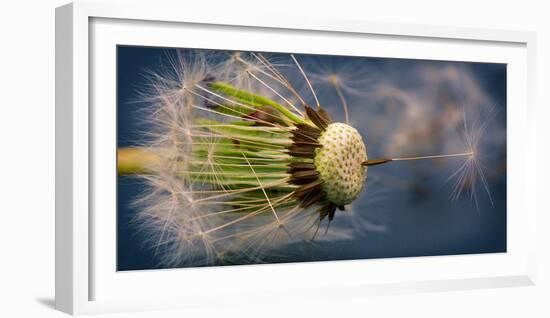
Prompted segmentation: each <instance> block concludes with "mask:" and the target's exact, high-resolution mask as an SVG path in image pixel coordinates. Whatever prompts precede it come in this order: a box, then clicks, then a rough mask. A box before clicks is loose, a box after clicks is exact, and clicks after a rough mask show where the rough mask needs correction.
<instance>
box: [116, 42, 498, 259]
mask: <svg viewBox="0 0 550 318" xmlns="http://www.w3.org/2000/svg"><path fill="white" fill-rule="evenodd" d="M173 53H174V50H173V49H167V48H149V47H132V46H119V47H118V48H117V60H118V62H117V68H118V69H117V75H118V77H117V105H118V108H117V114H118V116H117V124H118V126H117V129H118V130H117V131H118V140H117V142H118V147H129V146H135V145H139V144H142V143H143V142H144V141H146V139H145V134H144V132H146V131H147V130H148V129H150V127H148V126H147V123H146V121H144V120H143V114H144V113H146V111H147V107H148V105H146V104H144V103H136V101H137V100H138V99H139V96H138V91H139V90H140V89H141V88H143V86H144V85H145V83H146V78H145V77H144V72H145V71H146V70H155V69H158V68H159V67H160V66H161V65H162V64H163V61H164V59H165V57H166V56H167V55H169V54H173ZM220 54H226V53H220ZM270 57H271V58H273V59H274V60H277V61H283V62H282V64H284V61H286V60H288V55H286V54H271V55H270ZM296 57H297V59H298V60H299V61H300V62H301V63H302V65H303V67H304V69H305V70H306V73H308V75H309V76H310V78H311V80H312V83H313V84H314V86H315V88H316V91H317V92H318V95H319V98H320V99H321V102H322V104H323V106H324V107H325V108H327V110H328V111H329V113H330V114H331V116H332V117H333V119H334V120H336V121H343V120H344V115H343V111H342V108H341V106H340V102H339V100H338V98H337V94H336V93H335V92H334V90H333V87H331V86H330V85H329V84H330V80H331V79H333V78H334V77H331V76H337V78H338V79H339V80H340V83H341V85H342V90H343V92H344V94H345V95H346V98H347V101H348V103H349V106H350V115H351V120H350V124H351V125H352V126H354V127H356V128H357V129H358V130H359V131H360V133H361V134H362V136H363V138H364V141H365V143H366V145H367V151H368V154H369V158H375V157H395V156H398V157H402V156H403V157H404V156H409V155H432V154H440V153H458V152H462V151H463V149H464V147H465V146H464V143H463V140H464V138H463V133H464V132H463V128H464V118H466V123H467V127H469V128H471V129H474V130H475V129H476V127H479V126H482V125H485V126H486V129H485V134H484V135H483V138H482V139H481V141H480V144H479V147H478V149H477V150H476V151H477V152H479V157H480V159H482V163H483V164H484V166H485V171H486V174H485V176H486V178H487V183H488V185H489V189H490V198H491V199H490V198H489V196H488V195H487V193H486V192H485V190H484V189H483V187H482V185H481V184H477V189H476V191H475V194H476V197H477V200H476V201H474V200H472V198H470V197H469V196H468V194H465V195H463V196H461V197H459V198H458V199H456V200H453V199H451V198H450V195H451V193H452V190H453V184H452V180H448V178H449V176H450V175H452V174H453V172H455V171H456V169H457V168H458V167H459V166H460V164H461V162H462V161H460V160H459V159H448V160H435V161H433V160H425V161H414V162H413V161H411V162H396V163H391V164H387V165H382V166H376V167H371V168H369V172H368V180H367V184H366V186H365V190H364V191H363V194H362V195H361V197H360V198H359V199H358V200H356V202H354V203H353V204H352V206H350V207H349V208H348V210H347V211H346V212H345V213H349V214H353V215H355V216H357V217H354V218H353V220H354V221H353V222H354V223H353V224H350V223H349V222H350V218H344V217H338V213H337V216H336V218H335V220H334V222H333V224H331V232H338V231H339V230H341V233H342V237H343V238H344V239H332V238H333V237H334V236H330V235H329V236H327V237H325V238H323V236H322V234H321V235H320V238H319V239H318V241H317V242H316V246H315V247H314V248H313V247H312V248H311V249H307V248H306V249H301V248H300V249H297V248H296V247H294V246H288V247H287V249H288V251H294V250H300V253H290V254H289V255H290V256H288V257H286V258H279V259H276V258H274V259H271V260H269V261H270V262H296V261H323V260H344V259H367V258H387V257H406V256H435V255H449V254H467V253H495V252H505V251H506V65H504V64H493V63H471V62H449V61H424V60H409V59H387V58H375V57H340V56H313V55H296ZM288 72H289V73H288V74H286V75H287V76H288V77H289V78H290V79H291V81H292V78H294V77H296V76H297V74H295V73H292V72H291V71H290V70H289V71H288ZM297 86H299V85H298V84H297ZM300 88H301V92H303V95H304V96H306V98H307V101H308V102H310V103H312V104H313V100H312V99H311V96H308V91H307V88H304V87H301V86H300ZM117 190H118V193H117V197H118V203H117V204H118V215H117V227H118V232H117V234H118V241H117V261H118V270H138V269H153V268H159V265H158V264H157V261H156V260H155V256H154V254H153V253H152V251H151V250H150V249H148V248H147V247H146V246H144V244H143V243H142V241H143V237H142V235H145V234H143V233H139V232H137V229H136V228H135V227H134V226H132V224H131V223H130V221H131V219H132V218H133V217H134V216H135V214H136V209H135V208H134V207H132V206H131V203H132V202H133V201H134V200H135V199H136V197H138V196H139V195H140V193H142V192H143V191H144V190H145V188H144V184H143V182H142V181H140V180H139V179H138V178H135V177H129V176H122V177H118V185H117ZM491 201H492V202H491Z"/></svg>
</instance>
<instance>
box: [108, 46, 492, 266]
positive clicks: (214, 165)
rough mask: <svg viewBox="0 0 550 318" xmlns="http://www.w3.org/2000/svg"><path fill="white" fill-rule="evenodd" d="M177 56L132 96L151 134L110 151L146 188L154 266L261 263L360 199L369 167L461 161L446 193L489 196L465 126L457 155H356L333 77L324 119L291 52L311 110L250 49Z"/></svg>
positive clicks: (144, 223) (143, 208)
mask: <svg viewBox="0 0 550 318" xmlns="http://www.w3.org/2000/svg"><path fill="white" fill-rule="evenodd" d="M178 52H179V53H178V54H177V56H176V58H170V59H169V60H168V61H169V67H168V68H166V69H162V70H161V71H159V72H151V73H150V74H149V75H150V76H149V78H150V82H149V86H148V91H147V93H146V94H144V95H143V99H144V101H145V102H147V103H148V104H150V105H152V107H153V109H154V112H152V114H151V118H150V119H151V122H152V124H153V126H154V127H155V132H154V133H153V137H154V138H153V139H154V141H153V142H151V143H148V144H146V145H144V146H143V147H141V148H132V149H120V150H119V160H118V162H119V173H120V174H137V175H138V176H140V177H141V178H143V179H144V180H145V181H146V182H147V183H148V185H149V190H148V193H147V195H146V196H144V197H143V198H141V199H140V200H139V202H137V206H139V207H140V212H139V214H138V216H137V220H138V221H139V223H140V225H141V227H142V228H143V229H144V230H146V231H147V233H148V234H149V241H150V243H151V245H153V246H154V248H155V251H156V254H157V255H158V257H159V259H160V261H161V263H162V264H164V265H165V266H172V267H175V266H182V265H184V266H185V265H187V266H190V265H214V264H222V263H223V264H227V263H232V262H235V263H243V262H245V263H246V262H262V261H263V260H264V259H265V258H266V257H269V256H270V255H271V253H276V250H277V248H278V247H280V246H284V245H286V244H292V243H297V242H300V243H304V242H309V241H311V240H312V239H314V238H315V237H316V236H317V235H320V234H317V233H318V230H319V227H320V225H321V224H322V223H323V222H325V223H326V226H327V229H328V226H329V225H330V223H331V222H332V221H333V220H334V218H335V217H336V214H337V211H338V210H345V207H346V205H349V204H351V203H352V202H354V200H356V199H357V198H358V197H359V196H360V194H361V193H362V191H363V189H364V188H365V182H366V180H367V172H368V168H369V166H375V165H380V164H385V163H390V162H398V161H412V160H434V159H445V158H459V157H460V158H466V160H465V161H464V163H463V165H462V166H460V168H459V170H458V171H457V172H456V173H455V174H453V175H452V176H451V178H456V186H455V188H454V191H453V193H452V196H453V197H455V198H457V197H458V196H459V195H460V193H461V192H462V191H464V190H465V189H467V188H469V187H472V188H474V189H472V191H474V190H475V185H474V184H472V183H471V181H472V178H474V177H476V178H480V179H481V184H482V186H483V188H484V189H486V191H487V193H489V191H488V184H487V181H486V179H485V177H484V174H483V170H482V168H481V166H480V164H479V162H478V161H477V160H476V153H475V145H476V142H477V139H478V138H479V136H477V135H476V136H473V135H472V131H471V130H470V131H468V132H467V134H466V135H467V136H468V144H469V146H470V148H468V149H466V150H465V151H464V152H462V153H456V154H440V155H429V156H411V157H397V158H381V159H368V156H367V146H366V145H365V142H364V140H363V137H362V136H361V134H360V133H359V131H358V130H357V129H355V128H354V127H352V126H350V125H349V117H350V112H351V111H352V110H351V109H350V108H349V103H348V101H347V99H346V96H345V94H346V92H347V91H350V90H351V88H350V86H347V85H346V84H345V83H343V82H341V81H340V78H338V77H331V78H328V79H329V82H330V83H331V85H332V89H333V94H334V93H335V94H336V95H337V96H338V100H339V101H340V103H341V106H342V108H343V109H344V113H345V119H346V120H345V121H346V123H340V122H334V121H333V120H332V118H331V116H330V114H329V113H328V112H327V111H326V109H325V108H324V107H323V101H322V99H320V98H318V94H317V91H316V88H315V80H313V81H310V80H309V76H308V74H307V70H306V69H305V68H303V67H302V66H301V64H300V61H299V59H297V58H296V57H295V56H294V55H290V59H291V60H292V62H293V63H292V64H291V65H286V66H285V67H293V68H296V69H297V71H298V73H299V74H300V75H301V78H302V80H303V81H304V83H306V85H307V87H308V92H309V94H310V95H311V96H312V97H313V99H314V101H315V104H314V105H313V106H311V105H308V104H307V102H306V100H307V98H304V97H303V96H301V95H300V93H299V91H298V90H297V89H296V88H295V86H294V84H292V83H291V81H289V80H288V79H287V78H286V77H285V76H284V75H283V72H282V71H281V70H280V66H277V65H276V64H273V63H272V62H271V61H270V60H269V59H268V58H266V57H265V56H264V55H262V54H258V53H246V54H245V53H233V54H229V55H227V56H226V58H225V59H223V60H220V59H219V58H210V57H209V56H208V55H205V54H202V53H198V52H194V51H185V52H184V51H178ZM313 78H315V79H316V80H318V79H319V75H317V74H314V76H313ZM480 133H481V132H480Z"/></svg>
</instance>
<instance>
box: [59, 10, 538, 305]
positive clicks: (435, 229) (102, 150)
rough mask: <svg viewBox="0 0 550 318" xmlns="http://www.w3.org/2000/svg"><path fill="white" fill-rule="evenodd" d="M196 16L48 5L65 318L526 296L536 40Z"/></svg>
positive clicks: (530, 265)
mask: <svg viewBox="0 0 550 318" xmlns="http://www.w3.org/2000/svg"><path fill="white" fill-rule="evenodd" d="M195 5H197V6H200V4H195ZM187 6H188V5H187V4H186V8H185V9H186V10H183V9H182V8H178V7H177V6H175V7H158V8H151V7H146V6H140V5H136V6H132V7H129V6H125V5H119V6H117V5H114V4H109V5H107V4H101V5H99V4H87V3H75V4H69V5H66V6H63V7H60V8H58V9H57V10H56V308H58V309H59V310H62V311H64V312H67V313H71V314H84V313H99V312H111V311H121V310H142V309H155V308H166V307H186V306H201V305H204V306H207V305H209V304H212V303H215V304H224V303H236V302H244V301H246V302H251V301H256V302H284V301H288V300H290V299H311V298H323V297H331V298H333V297H347V296H350V295H354V296H357V295H365V296H366V295H372V294H391V293H406V292H412V291H439V290H458V289H475V288H494V287H512V286H526V285H531V284H534V274H535V273H534V270H533V269H534V267H535V266H534V265H535V254H536V251H535V249H534V246H535V244H534V242H535V241H534V239H535V223H534V220H535V217H536V208H535V202H536V198H535V196H536V192H535V191H530V189H531V188H532V187H534V185H535V183H536V182H535V181H536V179H535V178H536V174H535V165H533V164H529V165H526V164H525V162H526V161H525V158H529V157H531V156H533V155H534V152H535V149H534V143H532V140H533V138H532V137H533V136H534V131H535V125H534V115H533V114H534V107H535V105H534V104H533V91H532V90H533V87H534V75H533V71H534V65H535V64H534V63H535V61H534V53H533V52H534V48H533V46H534V38H535V37H534V34H533V33H528V32H517V31H497V30H478V29H464V28H453V27H436V26H422V25H401V24H397V23H395V24H393V23H392V24H383V23H371V22H366V21H335V20H326V19H321V20H316V19H309V20H307V21H306V20H303V19H296V18H291V17H281V16H269V15H266V16H256V15H255V16H249V15H246V14H244V13H243V14H242V15H238V16H237V15H230V16H229V15H224V14H222V13H221V12H220V13H219V14H216V11H215V10H214V11H212V10H209V11H208V16H206V15H205V14H202V13H201V12H204V11H203V10H199V9H197V10H189V8H188V7H187Z"/></svg>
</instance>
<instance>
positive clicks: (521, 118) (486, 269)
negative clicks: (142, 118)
mask: <svg viewBox="0 0 550 318" xmlns="http://www.w3.org/2000/svg"><path fill="white" fill-rule="evenodd" d="M195 5H197V6H199V7H197V8H196V9H195V10H193V9H190V7H189V4H185V8H184V6H183V4H182V5H177V4H174V5H171V6H163V7H155V8H151V7H150V6H145V5H141V4H137V5H132V6H130V5H128V4H126V5H123V4H117V3H116V2H114V3H109V4H97V3H85V2H78V3H72V4H68V5H66V6H63V7H59V8H57V9H56V278H55V283H56V308H57V309H59V310H61V311H64V312H67V313H70V314H87V313H102V312H113V311H130V310H144V309H156V308H166V307H185V306H200V305H205V306H206V305H208V304H210V303H217V304H219V303H235V302H243V301H247V302H251V301H256V302H280V301H288V300H290V299H294V300H295V299H311V298H322V297H328V296H327V295H331V296H330V297H347V296H350V295H353V296H358V295H371V294H376V295H378V294H393V293H407V292H414V291H438V290H458V289H475V288H491V287H510V286H526V285H532V284H534V282H535V272H534V268H535V264H536V263H535V262H536V258H535V256H536V250H535V249H534V246H536V244H535V219H536V213H537V211H536V191H526V189H528V188H529V187H534V186H535V184H536V166H535V165H528V166H525V165H522V162H521V158H523V157H525V156H533V157H534V154H535V151H536V149H535V144H534V142H532V140H534V138H531V137H533V136H534V134H535V129H536V128H535V118H534V117H535V104H534V92H533V89H534V87H535V85H534V84H535V83H534V81H535V77H534V69H535V57H534V51H535V48H534V46H535V35H534V33H530V32H518V31H500V30H480V29H468V28H454V27H439V26H425V25H404V24H399V23H373V22H367V21H348V20H330V19H298V18H295V17H282V16H270V15H269V14H266V15H248V14H246V13H242V14H241V15H226V14H223V12H216V11H215V10H211V9H210V10H208V11H206V10H200V5H201V4H195ZM205 5H206V4H205ZM186 27H187V28H189V31H190V33H189V34H191V33H192V32H191V28H193V30H197V32H198V34H199V35H200V29H201V28H204V27H206V28H208V30H209V32H210V33H211V34H215V33H216V32H221V31H220V30H225V29H232V30H234V31H232V32H233V33H234V35H235V36H239V32H241V31H239V30H245V31H242V32H249V31H251V32H256V33H258V34H261V33H262V32H268V33H269V32H270V33H269V34H279V35H288V36H289V37H292V36H290V35H292V34H296V36H300V35H303V36H305V37H307V36H310V34H315V36H316V37H332V38H334V39H338V38H339V37H342V38H344V37H345V38H346V39H347V41H351V40H353V37H365V38H369V37H370V38H371V40H372V39H375V40H373V43H374V44H373V46H372V49H373V50H374V51H376V52H375V53H374V54H373V55H374V56H385V57H391V56H392V48H393V49H394V50H395V47H399V41H408V42H407V43H409V44H410V48H409V50H408V52H407V54H408V55H407V57H416V58H447V59H450V60H466V61H468V60H475V61H487V62H491V61H499V62H503V63H510V64H509V65H511V69H512V72H511V73H509V85H512V84H514V86H513V87H515V89H514V90H511V91H509V96H508V101H509V102H508V105H507V107H508V112H509V115H508V117H509V122H508V128H507V129H508V142H509V147H508V152H509V154H508V166H509V179H508V183H509V184H511V186H509V188H508V192H509V194H510V195H509V196H510V198H509V201H508V210H509V211H508V222H509V223H510V226H509V229H508V233H507V234H508V239H509V242H508V243H509V244H508V247H509V248H508V251H507V253H501V254H495V255H461V256H448V257H447V256H443V257H436V258H429V257H428V258H426V257H424V258H422V257H413V258H406V259H384V260H365V261H361V260H360V261H339V262H323V263H315V264H312V263H303V264H279V265H270V266H245V267H243V266H232V267H223V268H221V267H213V268H204V269H186V270H162V271H145V272H140V273H116V268H114V267H113V266H112V264H113V259H114V255H113V253H112V251H113V246H114V245H113V244H111V245H109V244H110V243H109V239H110V240H111V241H112V239H113V238H116V233H115V232H113V231H114V227H112V226H111V225H112V222H111V223H109V222H110V221H109V222H107V221H106V223H103V221H102V220H103V219H102V218H96V217H95V216H94V215H93V214H92V211H94V209H96V208H97V207H98V206H101V205H102V204H103V205H105V204H106V205H108V204H110V201H109V200H96V199H95V198H96V196H95V195H96V192H95V191H98V190H97V186H98V184H99V185H100V186H101V188H103V189H102V191H104V192H105V191H108V190H109V189H110V188H112V187H114V185H113V184H111V185H108V184H107V182H105V180H106V179H103V178H102V177H101V176H100V175H99V174H97V172H98V170H101V171H107V172H108V171H110V170H109V169H112V168H113V166H112V165H111V166H109V162H108V160H107V161H106V160H105V159H106V157H105V156H104V155H105V154H108V152H109V151H110V150H112V148H110V150H109V144H108V142H106V143H99V144H98V140H99V141H100V140H108V139H109V135H108V134H109V132H111V133H112V132H113V131H114V121H113V118H114V117H113V113H112V112H110V111H109V110H112V108H109V107H105V108H103V109H102V110H99V111H98V109H94V108H93V107H92V106H93V105H94V103H95V102H97V99H98V98H104V99H105V105H106V104H108V103H110V102H109V100H110V99H109V98H110V96H109V95H108V94H106V95H102V96H94V95H93V91H94V89H97V88H98V87H97V86H98V85H97V82H96V80H97V79H101V82H102V83H103V84H102V85H106V86H107V85H110V84H112V85H114V81H113V78H112V76H110V75H109V74H111V73H109V69H108V67H106V66H109V65H111V66H112V61H113V60H112V58H110V57H109V54H106V55H105V59H104V58H103V57H102V56H103V55H102V54H103V53H104V52H107V53H108V50H107V51H102V50H101V48H102V47H107V48H109V47H111V48H112V47H113V44H115V45H116V44H140V45H159V46H162V45H164V46H178V45H182V44H181V42H178V41H176V40H174V41H172V40H171V39H173V38H174V37H173V36H172V37H170V34H172V33H171V32H178V31H179V32H181V30H180V29H178V28H186ZM136 28H139V32H138V31H136V30H133V29H136ZM149 28H154V30H155V36H154V37H152V36H147V34H148V33H150V32H148V31H147V30H148V29H149ZM193 32H195V31H193ZM241 36H242V34H241ZM193 38H194V39H195V41H199V40H200V39H199V37H198V36H195V37H193ZM121 39H123V40H122V41H123V43H122V42H119V41H121ZM350 39H351V40H350ZM378 40H379V41H386V44H385V46H384V48H381V47H380V45H377V44H376V43H377V42H376V41H378ZM205 41H206V40H205ZM294 41H295V42H294V44H296V45H297V46H295V49H296V50H297V51H298V52H304V51H305V50H308V49H309V48H308V47H305V46H304V47H300V46H299V45H298V43H299V41H298V40H294ZM392 41H394V42H395V43H393V44H392V43H391V42H392ZM258 43H261V42H256V44H253V45H252V46H250V47H242V46H241V47H228V45H229V44H226V45H223V48H225V49H229V48H231V49H242V50H254V49H258V50H260V49H266V47H265V46H262V47H254V46H258V45H262V44H258ZM302 43H307V42H303V41H302ZM415 43H418V45H417V44H415ZM216 45H219V44H216V43H213V44H210V46H212V48H215V47H216ZM429 45H431V46H434V47H435V46H441V47H447V48H444V49H441V50H440V52H439V53H437V54H440V55H437V56H436V55H428V52H427V51H426V47H427V46H429ZM202 47H205V46H204V44H203V45H202ZM206 47H208V44H206ZM457 48H462V49H461V50H460V49H459V50H457ZM96 49H98V50H96ZM268 49H273V48H271V47H270V48H268ZM320 50H322V48H321V47H318V48H317V49H316V50H315V52H316V53H319V52H320ZM102 52H103V53H102ZM111 53H112V52H111ZM355 54H358V55H360V54H361V51H357V52H356V53H355ZM402 54H403V53H402V52H399V54H396V55H395V56H399V57H402ZM433 54H435V53H433ZM97 65H100V66H98V67H97V69H96V68H95V66H97ZM103 71H106V73H104V72H103ZM510 83H512V84H510ZM111 100H112V99H111ZM102 105H103V104H102ZM97 118H101V119H102V120H104V121H103V122H102V125H106V126H105V127H107V128H106V129H105V130H104V133H101V134H100V133H99V132H98V130H97V129H94V125H95V124H97V122H96V120H97ZM109 123H110V124H109ZM102 127H103V126H102ZM109 127H110V128H109ZM102 134H103V135H102ZM525 141H526V142H525ZM106 144H107V146H105V145H106ZM102 147H105V148H102ZM110 158H111V157H110ZM112 158H114V157H112ZM102 159H103V160H102ZM102 162H104V163H102ZM113 164H114V163H113ZM111 203H112V202H111ZM519 212H521V217H519ZM98 227H101V228H102V230H103V231H106V235H105V236H104V238H105V239H103V240H98V239H97V237H95V238H94V236H93V234H94V231H95V230H97V228H98ZM106 229H107V230H106ZM98 251H99V252H98ZM106 251H108V252H106ZM367 264H368V266H367ZM494 265H498V266H494ZM366 266H367V267H366ZM438 268H443V269H441V270H437V269H438ZM326 271H340V272H343V273H359V272H361V273H362V275H361V277H362V278H361V279H357V276H356V277H355V278H354V277H353V276H352V275H340V276H335V277H334V278H332V279H324V280H323V281H319V280H317V279H315V277H320V275H322V273H324V272H326ZM385 271H387V272H392V273H394V274H393V275H392V277H391V278H390V277H389V276H388V275H385V274H384V272H385ZM153 272H154V273H153ZM283 274H284V275H289V276H288V277H290V278H291V279H289V280H288V281H282V280H281V279H280V278H281V275H283ZM205 277H209V278H210V282H207V281H206V280H205ZM269 277H270V278H269ZM323 277H326V276H323ZM177 280H183V281H185V282H186V285H185V286H186V291H185V290H184V291H181V292H174V288H166V292H165V293H164V294H163V293H161V292H158V290H157V289H154V286H157V287H158V286H162V284H165V285H166V284H168V282H171V281H177ZM212 282H217V284H218V286H217V289H218V290H212V288H211V287H212V286H214V285H213V283H212ZM138 285H139V286H141V287H142V288H141V289H140V288H136V287H137V286H138ZM180 289H181V288H180ZM140 290H141V291H140ZM148 290H149V291H150V290H155V293H154V294H151V293H147V291H148ZM228 290H231V293H230V296H228V293H227V291H228ZM138 291H139V294H138ZM304 291H307V292H304ZM141 294H143V295H141ZM167 295H171V297H167ZM244 299H246V300H244ZM137 300H139V301H137Z"/></svg>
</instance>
